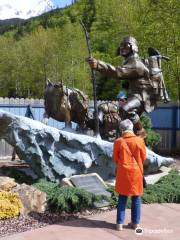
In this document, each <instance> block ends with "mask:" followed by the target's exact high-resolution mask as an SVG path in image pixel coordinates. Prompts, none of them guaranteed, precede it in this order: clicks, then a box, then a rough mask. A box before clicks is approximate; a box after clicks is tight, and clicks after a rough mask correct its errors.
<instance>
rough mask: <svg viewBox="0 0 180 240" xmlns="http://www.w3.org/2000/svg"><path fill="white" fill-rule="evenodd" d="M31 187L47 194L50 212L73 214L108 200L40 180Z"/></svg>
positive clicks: (78, 189) (83, 191) (73, 188)
mask: <svg viewBox="0 0 180 240" xmlns="http://www.w3.org/2000/svg"><path fill="white" fill-rule="evenodd" d="M33 186H34V187H36V188H38V189H40V190H41V191H44V192H46V193H47V195H48V205H49V208H50V209H51V210H52V211H60V212H62V211H65V212H68V213H73V212H78V211H82V210H84V209H88V208H92V207H93V203H94V202H100V201H101V200H103V199H106V200H108V198H107V197H105V196H97V195H94V194H92V193H90V192H87V191H86V190H84V189H81V188H75V187H69V186H63V187H59V186H58V184H56V183H52V182H48V181H46V180H40V181H39V182H38V183H35V184H34V185H33Z"/></svg>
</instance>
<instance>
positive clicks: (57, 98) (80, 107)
mask: <svg viewBox="0 0 180 240" xmlns="http://www.w3.org/2000/svg"><path fill="white" fill-rule="evenodd" d="M44 99H45V101H44V105H45V115H44V117H46V116H47V117H48V118H49V117H52V118H54V119H55V120H57V121H62V122H65V126H66V127H68V126H71V121H73V122H75V123H78V124H79V126H80V128H81V129H84V127H85V118H86V116H87V110H88V97H87V95H85V94H84V93H83V92H82V91H80V90H79V89H76V88H69V87H66V86H65V85H64V84H63V82H62V81H61V82H56V83H53V82H51V81H50V80H48V81H47V83H46V88H45V92H44Z"/></svg>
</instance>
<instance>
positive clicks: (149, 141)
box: [140, 113, 161, 149]
mask: <svg viewBox="0 0 180 240" xmlns="http://www.w3.org/2000/svg"><path fill="white" fill-rule="evenodd" d="M140 119H141V122H142V124H143V127H144V128H145V129H146V132H147V138H146V145H147V146H148V147H149V148H151V149H152V148H153V147H154V146H156V145H157V144H158V143H159V141H160V140H161V136H160V134H159V133H156V132H155V131H154V130H152V122H151V119H150V117H149V116H147V115H146V114H144V113H143V114H142V115H141V118H140Z"/></svg>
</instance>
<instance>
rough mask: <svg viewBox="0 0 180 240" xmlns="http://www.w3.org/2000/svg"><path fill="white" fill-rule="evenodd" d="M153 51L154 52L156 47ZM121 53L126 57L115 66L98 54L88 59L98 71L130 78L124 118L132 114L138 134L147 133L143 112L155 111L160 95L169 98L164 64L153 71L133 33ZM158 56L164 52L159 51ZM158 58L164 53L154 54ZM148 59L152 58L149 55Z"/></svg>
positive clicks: (122, 43)
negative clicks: (143, 59)
mask: <svg viewBox="0 0 180 240" xmlns="http://www.w3.org/2000/svg"><path fill="white" fill-rule="evenodd" d="M149 52H150V53H152V52H153V51H152V49H150V51H149ZM154 52H156V51H154ZM117 54H120V55H121V56H123V57H124V59H125V60H124V62H123V64H122V66H117V67H114V66H112V65H110V64H108V63H105V62H103V61H100V60H96V59H95V58H88V59H87V62H88V63H89V65H90V67H91V68H92V69H95V70H96V71H99V72H101V73H103V74H105V75H109V76H111V77H113V78H117V79H120V80H125V81H126V88H127V93H128V99H127V102H126V103H125V104H124V105H123V106H122V109H121V110H122V111H121V112H122V114H121V119H126V118H129V119H130V120H131V121H132V122H133V124H134V129H135V132H136V134H138V135H141V136H142V137H145V136H146V132H145V130H144V129H143V127H142V124H141V122H140V118H139V116H140V115H141V114H142V113H143V112H144V111H145V112H147V113H149V112H151V111H153V110H154V108H155V106H156V102H157V100H158V98H159V96H162V97H164V100H165V101H166V102H167V101H169V98H168V96H167V92H166V91H165V86H164V85H163V78H162V71H161V69H160V64H159V66H157V67H156V68H158V71H157V72H156V73H155V74H154V75H153V73H152V72H151V71H150V69H153V67H152V66H150V63H149V62H150V61H145V62H143V61H142V60H141V59H140V57H139V55H138V45H137V41H136V39H135V38H133V37H130V36H129V37H124V38H123V40H122V42H121V43H120V45H119V47H118V49H117ZM152 55H153V54H152ZM155 55H157V54H155ZM158 56H161V55H160V54H159V53H158ZM150 57H152V56H150ZM157 59H158V60H159V59H160V57H158V58H157V57H156V58H155V57H154V60H157ZM148 60H151V59H150V58H149V59H148ZM154 62H155V61H154ZM154 62H152V61H151V64H152V65H153V63H154ZM149 67H151V68H149ZM152 76H153V77H152ZM127 86H128V87H127ZM162 93H163V94H162Z"/></svg>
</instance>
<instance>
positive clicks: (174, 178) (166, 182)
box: [109, 170, 180, 208]
mask: <svg viewBox="0 0 180 240" xmlns="http://www.w3.org/2000/svg"><path fill="white" fill-rule="evenodd" d="M109 191H110V192H111V193H112V199H113V205H114V206H115V205H116V204H117V202H118V194H117V193H115V192H114V188H113V187H110V188H109ZM142 203H147V204H148V203H180V175H179V173H178V172H177V171H176V170H172V171H171V172H170V173H169V174H168V175H167V176H164V177H162V178H161V179H160V180H159V181H158V182H157V183H156V184H154V185H148V186H147V188H145V189H144V194H143V196H142ZM130 207H131V200H130V198H129V199H128V202H127V208H130Z"/></svg>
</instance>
